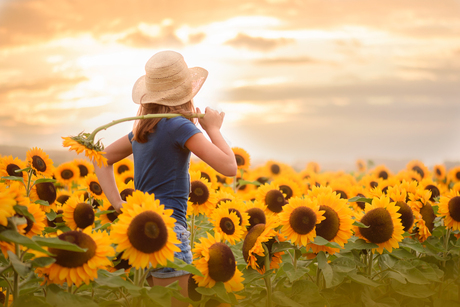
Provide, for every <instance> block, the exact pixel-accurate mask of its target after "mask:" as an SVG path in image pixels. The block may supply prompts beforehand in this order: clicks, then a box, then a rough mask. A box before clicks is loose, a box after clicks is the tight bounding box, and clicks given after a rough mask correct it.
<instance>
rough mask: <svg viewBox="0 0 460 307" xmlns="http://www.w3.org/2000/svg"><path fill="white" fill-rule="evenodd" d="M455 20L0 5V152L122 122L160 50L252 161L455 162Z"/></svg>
mask: <svg viewBox="0 0 460 307" xmlns="http://www.w3.org/2000/svg"><path fill="white" fill-rule="evenodd" d="M459 16H460V1H432V0H429V1H427V0H412V1H401V0H395V1H392V0H387V1H368V0H360V1H358V0H316V1H303V0H302V1H301V0H293V1H290V0H286V1H284V0H266V1H247V0H242V1H239V0H232V1H228V0H197V1H178V0H175V1H174V0H173V1H171V0H164V1H157V0H132V1H121V0H110V1H107V0H99V1H94V0H92V1H87V0H78V1H67V0H35V1H32V0H14V1H13V0H0V47H1V48H0V104H1V108H0V144H2V145H20V146H27V147H40V148H42V149H44V150H45V151H46V149H58V148H62V145H61V144H62V140H61V136H70V135H76V134H78V133H79V132H81V131H83V130H84V131H86V132H91V131H92V130H93V129H95V128H96V127H98V126H100V125H102V124H105V123H108V122H110V121H112V120H115V119H119V118H122V117H127V116H132V115H134V114H135V113H136V111H137V105H135V104H134V103H133V102H132V100H131V88H132V85H133V84H134V82H135V81H136V80H137V78H138V77H139V76H141V75H143V74H144V65H145V62H146V61H147V60H148V59H149V58H150V56H152V55H153V54H154V53H156V52H157V51H160V50H164V49H173V50H176V51H178V52H180V53H182V54H183V55H184V57H185V59H186V61H187V63H188V65H189V66H190V67H193V66H201V67H204V68H206V69H207V70H208V71H209V77H208V80H207V81H206V83H205V85H204V86H203V88H202V90H201V91H200V93H199V94H198V95H197V96H196V98H195V104H196V106H198V107H200V108H201V109H204V107H206V106H211V107H213V108H217V109H219V110H223V111H225V112H226V114H227V116H226V121H225V122H224V127H223V129H222V131H223V134H224V136H225V137H226V138H227V140H228V141H229V143H230V145H231V146H238V147H242V148H244V149H246V150H247V151H248V152H249V153H250V154H251V156H252V158H253V159H254V160H269V159H275V160H280V161H283V162H287V163H294V162H298V161H311V160H314V161H318V162H320V163H321V162H327V161H348V162H349V161H355V160H356V159H358V158H363V159H378V158H389V159H419V160H421V161H423V162H425V163H427V164H430V165H432V164H435V163H442V162H443V161H445V160H458V158H459V157H460V141H459V135H460V125H459V124H458V123H459V122H460V98H459V97H460V18H459ZM131 126H132V123H125V124H121V125H118V126H115V127H113V128H110V129H109V130H107V131H103V132H100V133H99V134H98V137H99V138H102V139H103V143H104V144H105V145H108V144H110V143H111V142H112V141H114V140H115V139H117V138H118V137H120V136H122V135H123V134H126V133H128V132H129V131H130V129H131ZM0 154H1V153H0Z"/></svg>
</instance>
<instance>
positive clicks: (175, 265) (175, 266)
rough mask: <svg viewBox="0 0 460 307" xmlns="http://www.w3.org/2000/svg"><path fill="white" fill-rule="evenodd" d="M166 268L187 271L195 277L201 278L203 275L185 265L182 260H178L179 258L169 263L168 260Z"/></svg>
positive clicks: (194, 268) (192, 267)
mask: <svg viewBox="0 0 460 307" xmlns="http://www.w3.org/2000/svg"><path fill="white" fill-rule="evenodd" d="M166 267H168V268H173V269H176V270H183V271H187V272H189V273H192V274H193V275H197V276H203V274H201V272H200V271H199V270H198V269H197V268H196V267H194V266H193V265H191V264H188V263H186V262H185V261H183V260H180V259H179V258H174V262H171V261H170V260H168V263H167V264H166Z"/></svg>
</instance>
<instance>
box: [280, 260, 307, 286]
mask: <svg viewBox="0 0 460 307" xmlns="http://www.w3.org/2000/svg"><path fill="white" fill-rule="evenodd" d="M283 270H284V272H285V273H286V276H287V277H288V279H289V281H290V282H291V283H293V282H295V281H297V280H299V279H300V278H301V277H302V276H304V275H305V274H307V273H308V272H309V271H310V270H309V269H308V268H305V267H302V266H299V267H297V268H296V269H294V266H293V265H292V264H291V263H289V262H286V263H283Z"/></svg>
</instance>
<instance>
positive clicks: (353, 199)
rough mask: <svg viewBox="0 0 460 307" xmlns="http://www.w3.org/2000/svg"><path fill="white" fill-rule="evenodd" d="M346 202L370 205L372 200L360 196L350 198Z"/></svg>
mask: <svg viewBox="0 0 460 307" xmlns="http://www.w3.org/2000/svg"><path fill="white" fill-rule="evenodd" d="M348 202H350V203H354V202H365V203H368V204H372V198H366V197H361V196H355V197H352V198H349V199H348Z"/></svg>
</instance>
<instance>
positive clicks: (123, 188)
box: [117, 180, 135, 201]
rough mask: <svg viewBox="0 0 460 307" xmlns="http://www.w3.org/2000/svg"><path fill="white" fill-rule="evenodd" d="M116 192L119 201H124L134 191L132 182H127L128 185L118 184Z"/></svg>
mask: <svg viewBox="0 0 460 307" xmlns="http://www.w3.org/2000/svg"><path fill="white" fill-rule="evenodd" d="M117 187H118V191H120V196H121V199H122V200H124V201H126V198H127V197H128V196H131V195H133V192H134V190H135V188H134V181H132V180H131V181H128V183H123V182H118V186H117Z"/></svg>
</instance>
